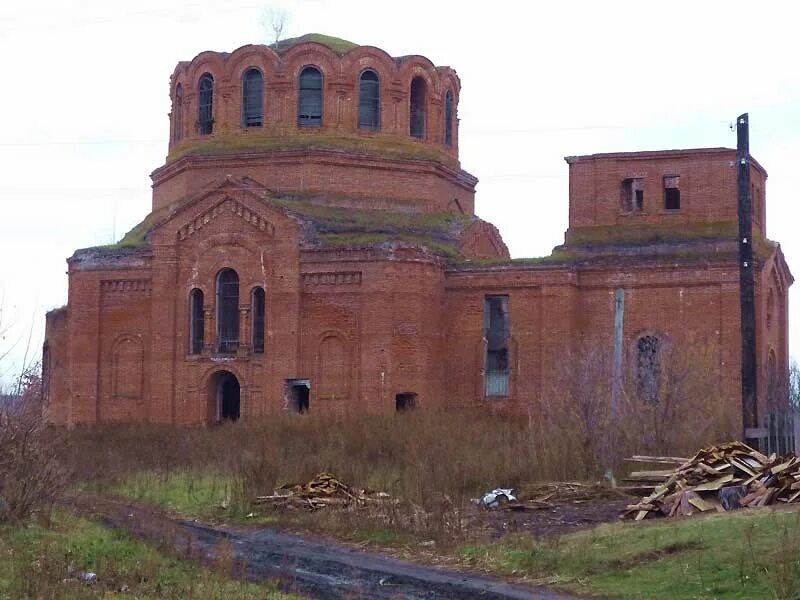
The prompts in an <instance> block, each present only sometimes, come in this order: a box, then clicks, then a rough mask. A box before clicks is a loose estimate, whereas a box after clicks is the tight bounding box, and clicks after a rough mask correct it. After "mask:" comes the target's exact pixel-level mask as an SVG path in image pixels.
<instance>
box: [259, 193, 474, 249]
mask: <svg viewBox="0 0 800 600" xmlns="http://www.w3.org/2000/svg"><path fill="white" fill-rule="evenodd" d="M271 203H272V204H274V205H276V206H279V207H281V208H283V209H285V210H287V211H288V212H290V213H292V214H294V215H296V216H297V217H299V218H301V219H302V220H304V221H306V222H307V223H309V224H310V225H311V231H310V232H309V240H308V241H309V242H311V243H316V244H319V245H321V246H334V247H343V246H353V247H363V246H381V245H383V244H387V243H391V242H401V243H405V244H410V245H416V246H424V247H425V248H427V249H428V250H429V251H430V252H433V253H434V254H438V255H440V256H443V257H446V258H456V257H458V256H460V240H461V235H462V233H463V232H464V230H465V229H466V228H467V227H468V226H469V224H470V223H471V222H472V220H473V217H469V216H466V215H461V214H456V213H412V212H397V211H388V210H370V209H351V208H341V207H336V206H327V205H321V204H316V203H314V202H312V201H310V200H308V199H304V198H302V197H301V198H298V197H283V198H279V199H276V200H272V201H271Z"/></svg>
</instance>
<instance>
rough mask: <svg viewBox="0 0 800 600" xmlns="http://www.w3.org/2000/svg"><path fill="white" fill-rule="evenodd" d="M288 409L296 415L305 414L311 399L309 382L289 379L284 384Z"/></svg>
mask: <svg viewBox="0 0 800 600" xmlns="http://www.w3.org/2000/svg"><path fill="white" fill-rule="evenodd" d="M286 387H287V388H288V389H287V391H288V396H289V409H290V410H292V411H294V412H296V413H300V414H303V413H307V412H308V410H309V405H310V399H311V382H309V380H308V379H289V380H287V382H286Z"/></svg>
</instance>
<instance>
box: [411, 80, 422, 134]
mask: <svg viewBox="0 0 800 600" xmlns="http://www.w3.org/2000/svg"><path fill="white" fill-rule="evenodd" d="M425 95H426V89H425V80H424V79H423V78H422V77H414V79H413V80H412V81H411V105H410V107H411V113H410V133H411V135H412V136H413V137H415V138H418V139H421V140H422V139H425Z"/></svg>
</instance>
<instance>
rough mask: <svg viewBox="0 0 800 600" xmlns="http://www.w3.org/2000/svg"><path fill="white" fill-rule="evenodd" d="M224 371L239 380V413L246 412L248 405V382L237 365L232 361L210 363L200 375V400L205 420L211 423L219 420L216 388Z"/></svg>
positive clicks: (242, 414) (243, 414)
mask: <svg viewBox="0 0 800 600" xmlns="http://www.w3.org/2000/svg"><path fill="white" fill-rule="evenodd" d="M225 373H230V374H232V375H233V376H234V377H236V380H237V381H238V382H239V413H240V415H241V416H242V417H244V416H245V415H247V414H248V412H249V410H250V406H249V404H248V400H249V398H248V394H247V391H248V384H247V382H246V381H247V380H246V379H245V377H244V373H243V372H242V369H241V367H240V366H239V365H237V364H235V363H234V362H233V361H230V362H226V363H224V364H220V365H212V366H210V367H208V368H207V369H206V370H205V371H204V372H203V374H202V375H201V376H200V385H199V386H198V390H200V401H201V402H202V403H203V405H204V406H205V415H206V422H207V423H208V424H213V423H216V422H218V420H219V412H218V409H219V407H218V405H217V397H216V393H217V389H216V386H217V385H218V383H219V378H220V377H222V376H224V374H225Z"/></svg>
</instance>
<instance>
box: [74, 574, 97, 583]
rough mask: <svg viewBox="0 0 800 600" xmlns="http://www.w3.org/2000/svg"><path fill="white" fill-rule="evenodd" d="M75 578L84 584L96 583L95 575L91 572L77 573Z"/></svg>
mask: <svg viewBox="0 0 800 600" xmlns="http://www.w3.org/2000/svg"><path fill="white" fill-rule="evenodd" d="M76 577H77V578H78V579H80V580H81V581H83V582H84V583H89V584H91V583H97V573H92V572H91V571H78V573H77V574H76Z"/></svg>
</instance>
